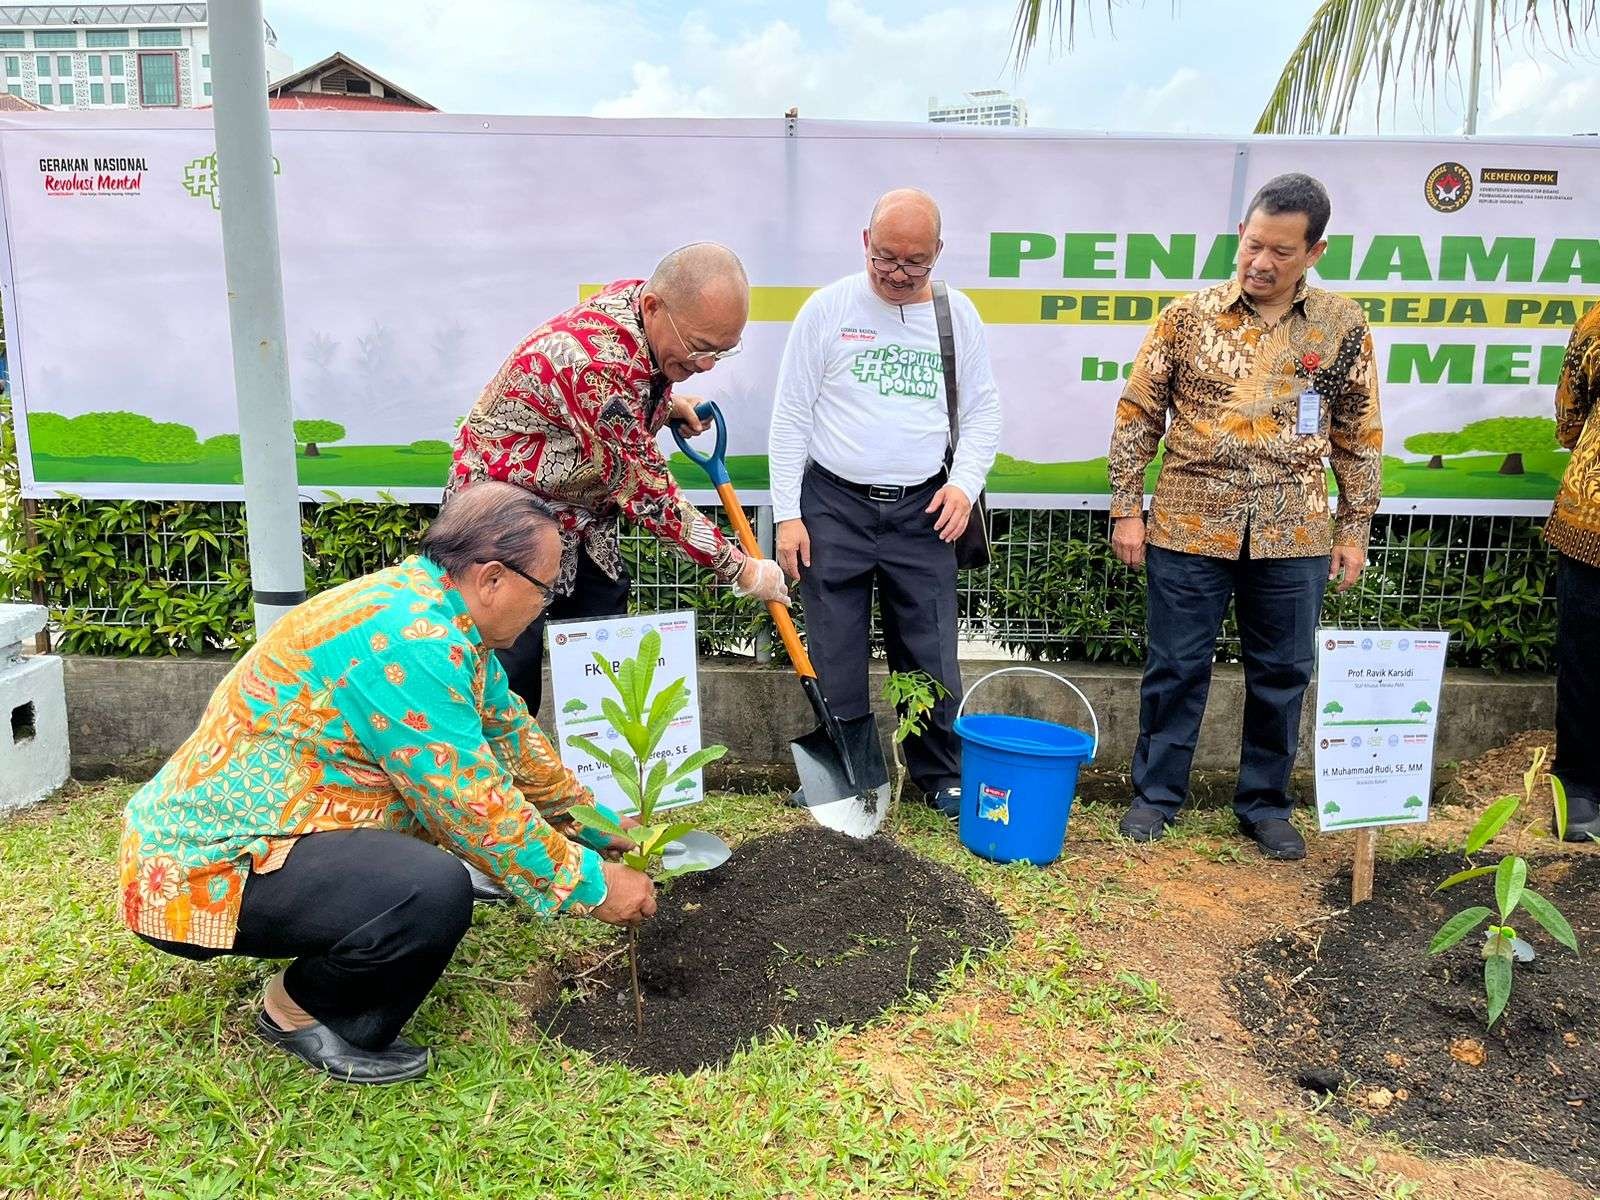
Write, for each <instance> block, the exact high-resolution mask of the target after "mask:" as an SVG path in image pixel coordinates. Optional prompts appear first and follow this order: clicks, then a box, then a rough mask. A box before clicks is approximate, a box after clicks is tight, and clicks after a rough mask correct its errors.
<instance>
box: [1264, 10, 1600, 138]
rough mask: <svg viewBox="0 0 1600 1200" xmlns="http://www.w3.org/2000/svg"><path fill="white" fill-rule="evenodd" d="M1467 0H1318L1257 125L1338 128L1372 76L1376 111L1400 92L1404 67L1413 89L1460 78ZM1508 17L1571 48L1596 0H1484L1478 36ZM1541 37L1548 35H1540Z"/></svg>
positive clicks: (1426, 90) (1597, 18)
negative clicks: (1551, 34)
mask: <svg viewBox="0 0 1600 1200" xmlns="http://www.w3.org/2000/svg"><path fill="white" fill-rule="evenodd" d="M1474 7H1475V0H1324V2H1323V3H1322V4H1321V5H1320V6H1319V7H1318V8H1317V11H1316V12H1315V13H1314V14H1312V17H1311V22H1310V24H1309V25H1308V26H1307V28H1306V32H1305V35H1304V36H1303V37H1302V38H1301V39H1300V44H1299V45H1298V46H1296V47H1295V49H1294V53H1293V54H1291V55H1290V56H1289V61H1288V62H1287V63H1285V64H1284V68H1283V72H1282V74H1281V75H1280V76H1279V77H1278V82H1277V85H1276V86H1275V87H1274V88H1273V90H1272V95H1271V97H1270V98H1269V99H1268V100H1267V103H1266V106H1265V107H1264V108H1263V109H1262V111H1261V116H1260V118H1259V119H1258V120H1257V122H1256V132H1257V133H1322V132H1327V133H1343V132H1345V128H1346V125H1347V124H1348V122H1349V119H1350V113H1351V110H1352V109H1353V108H1354V107H1355V105H1356V102H1357V100H1358V99H1359V98H1360V96H1361V95H1362V92H1363V88H1364V85H1366V84H1367V83H1368V82H1371V83H1373V84H1374V85H1375V87H1376V92H1377V101H1378V112H1379V115H1380V116H1381V114H1382V111H1383V105H1384V101H1385V98H1386V97H1387V98H1388V99H1389V101H1390V103H1395V102H1397V101H1398V98H1399V83H1400V79H1401V77H1402V76H1403V75H1404V74H1405V73H1406V72H1407V70H1408V69H1409V73H1410V75H1411V80H1412V86H1413V90H1414V92H1415V93H1416V94H1417V95H1430V96H1431V95H1433V94H1435V93H1436V90H1437V86H1438V82H1439V77H1440V75H1441V74H1443V75H1446V76H1451V77H1457V78H1458V77H1459V74H1460V69H1461V66H1462V63H1463V60H1464V59H1466V58H1468V57H1469V56H1470V54H1471V47H1472V22H1473V10H1474ZM1513 19H1515V20H1516V22H1517V23H1518V24H1520V25H1521V26H1522V27H1523V29H1524V31H1525V33H1526V34H1527V35H1528V36H1529V38H1530V40H1531V39H1533V38H1535V37H1538V38H1544V37H1545V27H1544V22H1545V21H1546V20H1548V21H1549V22H1550V24H1551V27H1552V29H1553V32H1554V35H1555V38H1556V40H1557V41H1559V42H1561V43H1562V44H1564V45H1566V46H1568V47H1572V48H1574V49H1577V48H1581V47H1584V46H1586V45H1587V43H1588V42H1589V40H1590V39H1591V38H1593V37H1594V35H1595V34H1596V32H1597V31H1600V0H1488V9H1487V13H1486V15H1485V26H1486V28H1485V39H1484V40H1485V43H1486V44H1487V45H1488V46H1489V53H1490V54H1491V55H1493V56H1495V59H1494V61H1495V62H1496V63H1498V56H1497V52H1496V48H1495V47H1496V43H1497V42H1498V41H1503V40H1505V39H1508V38H1509V37H1510V36H1511V32H1512V24H1513ZM1546 40H1547V39H1546Z"/></svg>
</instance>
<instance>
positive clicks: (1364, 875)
mask: <svg viewBox="0 0 1600 1200" xmlns="http://www.w3.org/2000/svg"><path fill="white" fill-rule="evenodd" d="M1377 857H1378V831H1377V830H1376V829H1358V830H1356V861H1355V866H1354V867H1353V868H1352V869H1351V871H1350V903H1351V904H1364V903H1365V902H1366V901H1368V900H1371V899H1372V868H1373V866H1374V865H1375V864H1376V862H1377Z"/></svg>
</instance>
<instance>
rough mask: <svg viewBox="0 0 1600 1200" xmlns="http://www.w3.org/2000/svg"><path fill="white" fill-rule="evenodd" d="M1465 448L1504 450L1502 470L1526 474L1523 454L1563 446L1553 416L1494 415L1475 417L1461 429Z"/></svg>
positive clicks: (1492, 452)
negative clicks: (1483, 418)
mask: <svg viewBox="0 0 1600 1200" xmlns="http://www.w3.org/2000/svg"><path fill="white" fill-rule="evenodd" d="M1461 443H1462V449H1464V450H1483V451H1487V452H1489V453H1491V454H1504V455H1505V456H1506V457H1505V461H1504V462H1502V463H1501V464H1500V474H1502V475H1521V474H1523V468H1522V456H1523V455H1524V454H1538V453H1540V452H1541V451H1545V450H1558V449H1560V445H1559V443H1557V441H1556V422H1555V418H1553V417H1490V418H1489V419H1488V420H1486V421H1474V422H1473V423H1472V424H1471V425H1468V426H1467V427H1466V428H1465V429H1463V430H1462V431H1461Z"/></svg>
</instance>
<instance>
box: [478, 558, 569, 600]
mask: <svg viewBox="0 0 1600 1200" xmlns="http://www.w3.org/2000/svg"><path fill="white" fill-rule="evenodd" d="M478 562H479V564H480V565H482V564H483V563H485V562H497V563H499V564H500V565H501V566H502V567H504V568H505V569H506V570H508V571H510V572H512V573H513V574H515V575H521V576H522V577H523V578H524V579H526V580H527V581H528V582H529V583H531V584H533V586H534V587H536V588H538V589H539V590H540V591H541V592H543V593H544V594H545V595H546V596H551V595H554V594H555V588H553V587H552V586H551V585H550V584H548V583H546V582H545V581H544V580H542V579H536V578H534V577H533V576H532V575H529V574H528V573H527V572H526V571H524V570H523V569H522V568H521V567H519V566H517V565H516V564H515V563H508V562H506V561H505V560H504V559H500V558H496V559H482V558H480V559H479V560H478Z"/></svg>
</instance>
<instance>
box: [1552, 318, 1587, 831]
mask: <svg viewBox="0 0 1600 1200" xmlns="http://www.w3.org/2000/svg"><path fill="white" fill-rule="evenodd" d="M1556 440H1557V441H1559V442H1560V443H1561V444H1562V445H1563V446H1565V447H1566V448H1567V449H1569V450H1571V451H1572V458H1571V459H1570V460H1569V461H1568V462H1567V469H1566V470H1565V471H1564V472H1563V473H1562V476H1561V487H1560V489H1559V490H1558V491H1557V492H1556V500H1555V506H1554V507H1553V508H1552V509H1551V511H1550V520H1549V521H1548V522H1546V523H1545V527H1544V536H1545V540H1546V541H1547V542H1549V543H1550V545H1551V546H1552V547H1554V549H1555V551H1556V756H1555V761H1554V762H1553V763H1552V764H1551V766H1550V772H1551V774H1553V775H1555V776H1557V777H1558V778H1559V779H1560V780H1561V782H1562V784H1563V786H1565V788H1566V789H1567V840H1568V841H1569V842H1586V841H1588V840H1589V839H1590V838H1600V739H1597V738H1596V737H1595V716H1596V714H1597V713H1600V306H1597V307H1595V308H1591V309H1590V310H1589V311H1588V313H1586V314H1585V315H1584V317H1583V319H1582V320H1580V321H1579V322H1578V326H1577V328H1576V329H1574V330H1573V331H1572V338H1571V340H1570V341H1569V342H1568V343H1567V353H1566V355H1565V357H1564V358H1563V359H1562V364H1561V378H1560V380H1559V381H1558V382H1557V383H1556Z"/></svg>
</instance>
